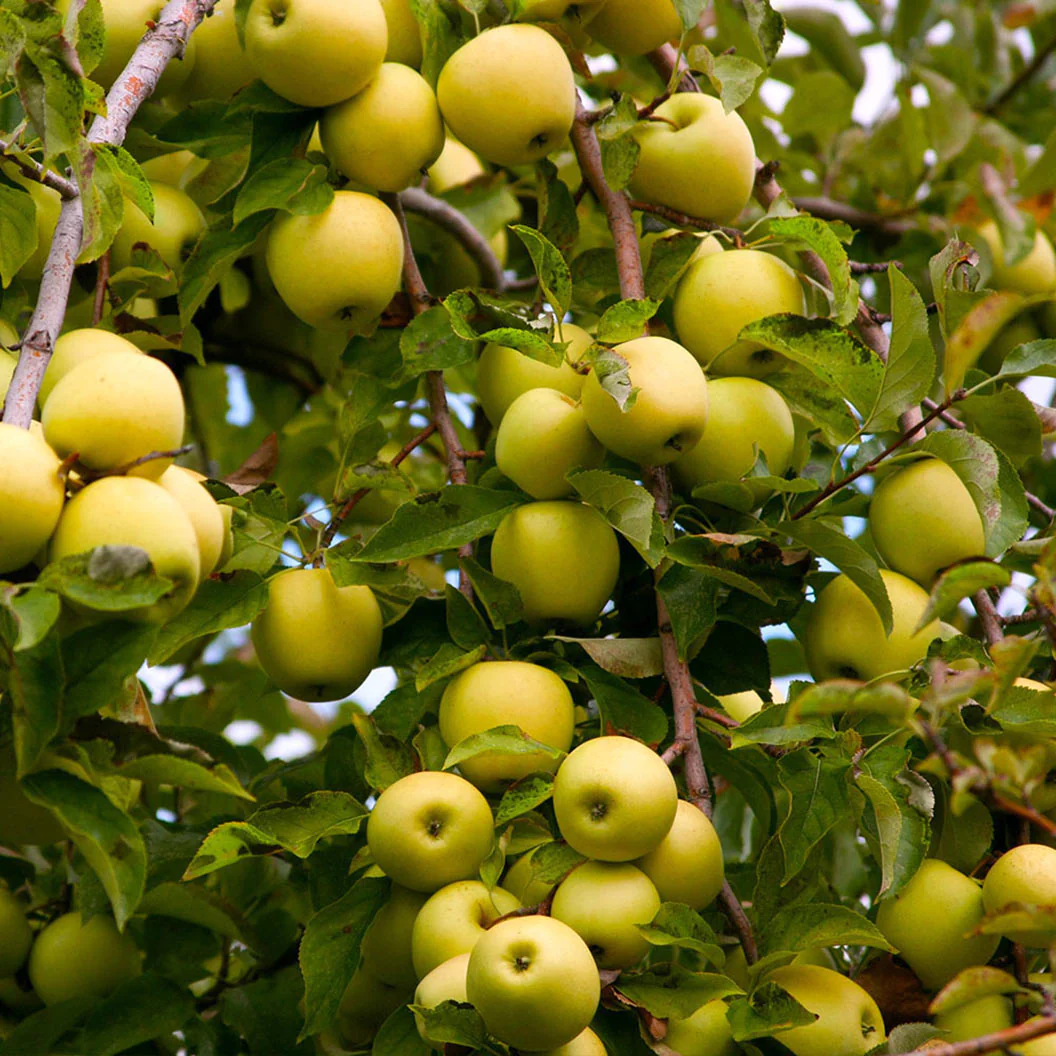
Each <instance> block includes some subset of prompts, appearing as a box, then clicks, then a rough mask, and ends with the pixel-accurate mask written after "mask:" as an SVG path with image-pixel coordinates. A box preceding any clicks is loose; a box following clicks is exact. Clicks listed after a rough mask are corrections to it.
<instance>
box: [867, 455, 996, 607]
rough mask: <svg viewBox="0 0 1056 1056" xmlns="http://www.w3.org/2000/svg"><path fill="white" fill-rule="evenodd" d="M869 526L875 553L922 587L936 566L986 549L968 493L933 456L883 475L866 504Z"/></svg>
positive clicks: (980, 522) (926, 584)
mask: <svg viewBox="0 0 1056 1056" xmlns="http://www.w3.org/2000/svg"><path fill="white" fill-rule="evenodd" d="M869 530H870V532H871V533H872V537H873V542H874V543H875V544H876V549H877V550H878V551H879V552H880V556H881V557H882V558H883V559H884V560H885V561H886V562H887V563H888V564H889V565H890V566H891V567H892V568H893V569H894V570H895V571H896V572H901V573H902V574H903V575H904V576H909V577H910V579H915V580H916V581H917V582H918V583H921V584H923V585H924V586H925V587H929V586H930V585H931V583H932V580H934V579H935V577H936V576H937V575H938V573H939V572H940V571H941V570H942V569H944V568H947V567H948V566H950V565H952V564H954V563H955V562H957V561H963V560H964V559H965V558H969V557H981V556H983V554H984V553H985V550H986V541H985V539H984V537H983V522H982V519H981V518H980V517H979V511H978V510H977V509H976V506H975V502H974V501H973V500H972V496H971V495H970V494H969V492H968V489H967V488H966V487H965V486H964V484H963V483H962V481H961V478H960V477H959V476H957V474H956V473H955V472H954V471H953V469H952V468H951V467H950V466H949V465H947V464H946V463H945V462H943V461H942V460H941V459H938V458H924V459H921V460H920V461H919V462H914V463H913V464H912V465H909V466H906V467H905V468H904V469H899V470H896V471H895V472H893V473H892V474H891V475H890V476H888V477H885V478H884V480H883V481H882V482H881V483H880V484H879V485H878V486H877V489H876V491H875V492H874V493H873V499H872V502H871V503H870V504H869Z"/></svg>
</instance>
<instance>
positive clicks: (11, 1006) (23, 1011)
mask: <svg viewBox="0 0 1056 1056" xmlns="http://www.w3.org/2000/svg"><path fill="white" fill-rule="evenodd" d="M0 1006H3V1007H4V1008H6V1009H7V1010H8V1011H10V1012H13V1013H14V1014H15V1015H16V1016H28V1015H29V1013H30V1012H36V1011H37V1010H38V1009H40V1008H43V1007H44V1002H43V1001H41V999H40V998H39V997H37V994H36V991H35V990H34V989H33V987H32V986H29V985H28V984H26V985H23V983H22V978H21V977H20V976H8V977H7V978H6V979H0Z"/></svg>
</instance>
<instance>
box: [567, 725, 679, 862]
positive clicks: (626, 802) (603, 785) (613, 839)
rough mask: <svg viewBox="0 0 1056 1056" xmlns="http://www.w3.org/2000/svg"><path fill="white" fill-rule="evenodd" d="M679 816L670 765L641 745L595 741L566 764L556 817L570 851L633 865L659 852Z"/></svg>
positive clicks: (611, 739) (622, 739)
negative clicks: (646, 856) (653, 852)
mask: <svg viewBox="0 0 1056 1056" xmlns="http://www.w3.org/2000/svg"><path fill="white" fill-rule="evenodd" d="M677 812H678V788H677V787H676V785H675V779H674V778H673V777H672V776H671V771H670V770H669V769H668V767H667V764H666V763H665V762H664V761H663V759H661V758H660V756H659V755H657V754H656V752H654V751H652V750H651V749H649V748H647V747H646V746H645V745H644V744H642V743H641V741H635V740H633V739H632V738H630V737H596V738H594V739H593V740H590V741H585V742H584V743H583V744H581V745H580V746H579V747H578V748H577V749H576V750H575V751H574V752H572V754H571V755H569V756H568V758H567V759H565V761H564V762H563V763H562V764H561V767H560V769H559V770H558V771H557V777H556V778H555V779H554V814H555V815H556V816H557V824H558V828H560V830H561V835H562V836H563V837H564V838H565V840H567V841H568V844H569V846H571V847H572V848H573V849H574V850H577V851H579V853H580V854H583V855H586V856H587V857H588V858H598V859H600V860H601V861H603V862H630V861H633V860H634V859H635V858H641V857H642V856H643V855H647V854H649V853H650V852H651V851H655V850H656V848H657V847H659V846H660V844H661V843H662V842H663V839H664V837H665V836H666V835H667V834H668V833H669V832H670V831H671V826H672V825H673V824H674V822H675V815H676V814H677Z"/></svg>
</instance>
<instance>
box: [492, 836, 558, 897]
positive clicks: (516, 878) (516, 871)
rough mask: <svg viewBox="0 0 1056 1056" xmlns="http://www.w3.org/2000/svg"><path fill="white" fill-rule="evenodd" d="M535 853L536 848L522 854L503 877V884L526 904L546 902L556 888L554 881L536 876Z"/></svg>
mask: <svg viewBox="0 0 1056 1056" xmlns="http://www.w3.org/2000/svg"><path fill="white" fill-rule="evenodd" d="M533 854H535V849H534V848H533V849H532V850H530V851H526V852H525V853H524V854H522V855H521V856H520V858H518V859H517V861H515V862H514V863H513V865H511V866H510V867H509V869H507V870H506V875H505V876H504V877H503V878H502V886H503V887H504V888H506V890H507V891H509V892H510V894H512V895H514V896H515V897H516V898H519V899H520V900H521V903H522V904H523V905H525V906H538V905H539V904H540V903H541V902H545V901H546V900H547V899H548V898H549V897H550V892H551V891H553V890H554V885H553V884H552V883H548V882H547V881H546V880H539V879H537V878H536V875H535V870H534V867H533V866H532V855H533Z"/></svg>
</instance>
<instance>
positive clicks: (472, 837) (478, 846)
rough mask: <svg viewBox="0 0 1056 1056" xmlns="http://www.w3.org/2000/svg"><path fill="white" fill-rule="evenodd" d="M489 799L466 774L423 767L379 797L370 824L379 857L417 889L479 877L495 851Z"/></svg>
mask: <svg viewBox="0 0 1056 1056" xmlns="http://www.w3.org/2000/svg"><path fill="white" fill-rule="evenodd" d="M493 824H494V823H493V820H492V817H491V808H490V807H489V806H488V801H487V800H486V799H485V798H484V797H483V796H482V795H481V793H480V792H479V791H478V790H477V789H476V788H475V787H474V786H473V785H471V784H470V783H469V782H468V781H467V780H466V779H465V778H464V777H459V776H458V775H457V774H448V773H444V772H443V771H422V772H421V773H417V774H410V775H408V776H407V777H403V778H400V780H399V781H397V782H396V783H395V784H392V785H389V787H388V788H386V789H385V791H384V792H382V793H381V795H380V796H378V801H377V802H376V803H375V804H374V809H373V810H372V811H371V813H370V820H369V821H368V823H367V844H368V846H369V847H370V853H371V854H372V855H373V856H374V861H375V862H377V863H378V865H379V866H381V868H382V869H383V870H384V871H385V874H386V875H387V876H390V877H391V878H392V879H393V880H394V881H395V882H396V883H398V884H402V885H403V886H404V887H409V888H410V889H411V890H412V891H437V890H439V889H440V888H441V887H445V886H446V885H447V884H453V883H454V882H455V881H456V880H469V879H471V878H472V877H474V876H476V875H477V870H479V869H480V866H481V863H482V862H483V861H484V859H485V858H487V856H488V855H489V854H490V853H491V848H492V844H493V843H494V836H495V833H494V827H493Z"/></svg>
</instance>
